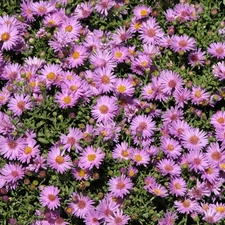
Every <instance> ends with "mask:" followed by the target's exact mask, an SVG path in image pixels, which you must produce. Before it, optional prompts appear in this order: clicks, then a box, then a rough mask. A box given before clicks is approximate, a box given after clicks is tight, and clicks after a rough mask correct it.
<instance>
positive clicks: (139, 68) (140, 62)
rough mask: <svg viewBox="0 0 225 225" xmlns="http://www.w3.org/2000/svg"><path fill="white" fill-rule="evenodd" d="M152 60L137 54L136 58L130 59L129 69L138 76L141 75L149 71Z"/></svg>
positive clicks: (147, 56) (145, 55) (144, 55)
mask: <svg viewBox="0 0 225 225" xmlns="http://www.w3.org/2000/svg"><path fill="white" fill-rule="evenodd" d="M151 64H152V60H151V58H150V57H149V55H147V54H143V53H139V54H138V56H137V57H135V58H133V59H132V62H131V69H132V71H133V72H135V73H137V74H138V75H142V74H143V73H144V72H145V71H146V70H149V69H150V66H151Z"/></svg>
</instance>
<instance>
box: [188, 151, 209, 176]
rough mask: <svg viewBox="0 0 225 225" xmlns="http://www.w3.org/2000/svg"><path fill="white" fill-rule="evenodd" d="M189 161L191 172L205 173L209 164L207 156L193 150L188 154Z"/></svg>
mask: <svg viewBox="0 0 225 225" xmlns="http://www.w3.org/2000/svg"><path fill="white" fill-rule="evenodd" d="M187 161H188V163H189V167H190V169H191V170H194V171H195V172H198V171H204V170H205V169H206V168H207V167H208V165H209V163H208V160H207V157H206V155H205V154H203V153H202V152H201V151H200V150H199V149H195V150H192V151H191V152H190V153H188V154H187Z"/></svg>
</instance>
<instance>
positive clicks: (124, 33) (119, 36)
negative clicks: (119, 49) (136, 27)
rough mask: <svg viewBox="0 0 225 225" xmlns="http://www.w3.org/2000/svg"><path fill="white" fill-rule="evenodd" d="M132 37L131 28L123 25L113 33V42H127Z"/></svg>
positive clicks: (116, 43) (117, 43)
mask: <svg viewBox="0 0 225 225" xmlns="http://www.w3.org/2000/svg"><path fill="white" fill-rule="evenodd" d="M131 37H132V33H131V31H130V29H126V27H124V26H121V27H119V28H117V29H116V30H115V34H112V40H113V44H115V45H120V44H121V43H124V42H127V40H128V39H130V38H131Z"/></svg>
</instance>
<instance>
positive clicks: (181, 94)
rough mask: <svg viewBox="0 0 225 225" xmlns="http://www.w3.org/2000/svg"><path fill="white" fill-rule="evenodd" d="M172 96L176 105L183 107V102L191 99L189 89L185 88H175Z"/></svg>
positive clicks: (185, 102)
mask: <svg viewBox="0 0 225 225" xmlns="http://www.w3.org/2000/svg"><path fill="white" fill-rule="evenodd" d="M173 97H174V99H175V101H176V104H177V106H178V107H180V108H183V107H184V105H185V104H187V103H188V100H190V99H191V91H190V90H188V89H187V88H186V87H185V88H180V90H175V91H174V93H173Z"/></svg>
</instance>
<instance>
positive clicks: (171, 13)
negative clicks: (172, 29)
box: [164, 9, 177, 22]
mask: <svg viewBox="0 0 225 225" xmlns="http://www.w3.org/2000/svg"><path fill="white" fill-rule="evenodd" d="M164 15H165V17H166V21H167V22H173V21H175V20H176V18H177V15H176V13H175V11H174V10H173V9H167V10H166V12H164Z"/></svg>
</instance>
